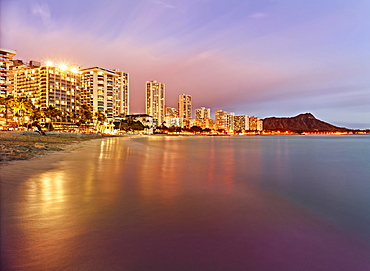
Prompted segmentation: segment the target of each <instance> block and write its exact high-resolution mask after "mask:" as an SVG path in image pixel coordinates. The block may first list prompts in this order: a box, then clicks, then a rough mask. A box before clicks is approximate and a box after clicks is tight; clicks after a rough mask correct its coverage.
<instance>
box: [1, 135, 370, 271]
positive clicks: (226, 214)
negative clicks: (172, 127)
mask: <svg viewBox="0 0 370 271" xmlns="http://www.w3.org/2000/svg"><path fill="white" fill-rule="evenodd" d="M0 169H1V173H0V174H1V270H284V271H285V270H294V271H295V270H310V271H311V270H336V271H340V270H346V271H347V270H351V271H354V270H358V271H362V270H370V136H368V135H335V136H329V135H325V136H318V135H316V136H292V135H289V136H215V137H211V136H142V137H112V138H104V139H98V140H92V141H87V142H83V143H82V144H81V145H80V146H79V147H78V148H77V149H75V150H72V151H70V152H63V153H56V154H52V155H49V156H43V157H39V158H36V159H32V160H29V161H15V162H12V163H10V164H9V165H4V166H1V168H0Z"/></svg>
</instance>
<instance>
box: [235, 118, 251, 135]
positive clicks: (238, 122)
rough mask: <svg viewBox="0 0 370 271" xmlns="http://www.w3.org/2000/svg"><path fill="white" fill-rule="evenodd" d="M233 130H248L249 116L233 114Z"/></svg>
mask: <svg viewBox="0 0 370 271" xmlns="http://www.w3.org/2000/svg"><path fill="white" fill-rule="evenodd" d="M234 130H235V131H248V130H249V117H248V116H247V115H239V116H234Z"/></svg>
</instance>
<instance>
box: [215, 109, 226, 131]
mask: <svg viewBox="0 0 370 271" xmlns="http://www.w3.org/2000/svg"><path fill="white" fill-rule="evenodd" d="M215 129H216V130H226V129H227V112H226V111H222V110H217V111H216V113H215Z"/></svg>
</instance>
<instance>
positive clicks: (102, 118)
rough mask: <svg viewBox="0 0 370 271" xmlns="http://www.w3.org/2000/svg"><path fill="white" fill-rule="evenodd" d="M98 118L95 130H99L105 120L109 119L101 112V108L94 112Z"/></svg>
mask: <svg viewBox="0 0 370 271" xmlns="http://www.w3.org/2000/svg"><path fill="white" fill-rule="evenodd" d="M94 116H95V119H96V124H95V125H96V126H95V130H97V131H99V128H101V126H102V125H103V124H104V122H105V121H106V120H107V116H106V115H105V114H104V113H103V112H101V111H100V110H99V111H98V112H96V113H95V114H94Z"/></svg>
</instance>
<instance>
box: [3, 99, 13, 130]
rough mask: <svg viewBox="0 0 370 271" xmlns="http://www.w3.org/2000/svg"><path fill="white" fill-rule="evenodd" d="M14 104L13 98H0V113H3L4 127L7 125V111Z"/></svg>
mask: <svg viewBox="0 0 370 271" xmlns="http://www.w3.org/2000/svg"><path fill="white" fill-rule="evenodd" d="M13 104H14V96H13V95H8V96H6V97H0V112H5V125H8V111H9V109H11V108H12V106H13Z"/></svg>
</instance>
